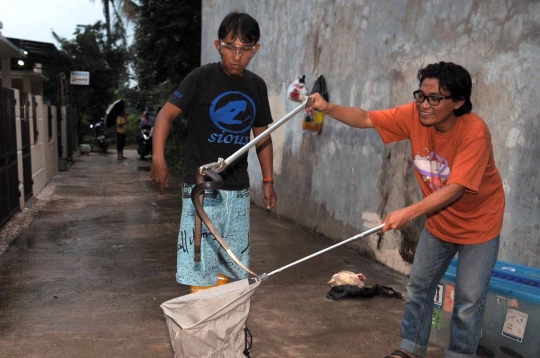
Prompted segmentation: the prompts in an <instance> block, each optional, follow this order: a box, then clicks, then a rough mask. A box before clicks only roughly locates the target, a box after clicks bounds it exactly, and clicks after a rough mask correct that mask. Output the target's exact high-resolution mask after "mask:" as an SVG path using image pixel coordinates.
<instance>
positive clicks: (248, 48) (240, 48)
mask: <svg viewBox="0 0 540 358" xmlns="http://www.w3.org/2000/svg"><path fill="white" fill-rule="evenodd" d="M219 43H220V45H221V51H222V52H223V54H226V55H229V56H235V55H239V56H244V55H246V56H249V57H253V55H254V54H255V47H256V46H255V45H233V44H228V43H225V42H223V41H219Z"/></svg>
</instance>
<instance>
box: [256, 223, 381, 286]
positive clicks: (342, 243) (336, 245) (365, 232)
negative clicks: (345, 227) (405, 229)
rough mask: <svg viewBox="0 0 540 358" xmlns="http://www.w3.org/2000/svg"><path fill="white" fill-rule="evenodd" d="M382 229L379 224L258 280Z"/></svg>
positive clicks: (263, 275)
mask: <svg viewBox="0 0 540 358" xmlns="http://www.w3.org/2000/svg"><path fill="white" fill-rule="evenodd" d="M383 227H384V224H381V225H379V226H376V227H374V228H373V229H369V230H367V231H364V232H363V233H361V234H358V235H356V236H353V237H351V238H350V239H347V240H345V241H342V242H339V243H337V244H335V245H332V246H330V247H327V248H326V249H324V250H321V251H318V252H316V253H314V254H311V255H309V256H306V257H304V258H303V259H300V260H298V261H295V262H293V263H290V264H288V265H286V266H283V267H281V268H279V269H277V270H274V271H272V272H270V273H268V274H262V275H261V276H259V278H260V279H266V278H267V277H268V276H271V275H273V274H275V273H278V272H281V271H283V270H286V269H288V268H289V267H292V266H294V265H297V264H299V263H301V262H304V261H306V260H309V259H311V258H313V257H315V256H319V255H320V254H323V253H325V252H327V251H330V250H333V249H335V248H336V247H339V246H342V245H345V244H348V243H349V242H351V241H354V240H358V239H360V238H362V237H365V236H368V235H371V234H374V233H376V232H377V231H379V230H381V229H382V228H383Z"/></svg>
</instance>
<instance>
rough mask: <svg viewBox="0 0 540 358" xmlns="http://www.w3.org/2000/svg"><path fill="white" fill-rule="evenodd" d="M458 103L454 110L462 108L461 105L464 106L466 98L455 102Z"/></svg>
mask: <svg viewBox="0 0 540 358" xmlns="http://www.w3.org/2000/svg"><path fill="white" fill-rule="evenodd" d="M455 103H456V104H455V105H454V110H456V109H459V108H461V106H463V105H464V104H465V100H464V99H460V100H459V101H457V102H455Z"/></svg>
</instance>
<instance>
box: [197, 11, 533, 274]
mask: <svg viewBox="0 0 540 358" xmlns="http://www.w3.org/2000/svg"><path fill="white" fill-rule="evenodd" d="M233 10H236V11H243V12H247V13H249V14H251V15H252V16H253V17H255V18H256V19H257V20H258V21H259V24H260V26H261V32H262V36H261V41H260V43H261V50H260V51H259V52H258V54H257V55H256V56H255V58H254V59H253V60H252V62H251V64H250V66H249V69H250V70H252V71H254V72H255V73H257V74H259V75H260V76H261V77H262V78H263V79H265V80H266V82H267V85H268V90H269V97H270V104H271V107H272V113H273V116H274V120H278V119H280V118H282V117H283V116H284V115H285V114H286V113H288V112H289V111H291V110H292V109H293V108H295V107H296V106H297V105H298V103H296V102H291V101H290V100H288V99H286V89H287V86H288V85H289V83H290V82H291V81H293V80H294V79H295V78H296V77H297V76H299V75H301V74H306V75H307V77H308V83H309V84H310V85H311V84H312V83H313V81H314V80H315V79H316V77H317V76H318V75H319V74H324V76H325V77H326V80H327V84H328V88H329V92H330V97H331V101H332V102H335V103H339V104H342V105H354V106H359V107H362V108H364V109H380V108H388V107H394V106H397V105H400V104H403V103H406V102H409V101H411V100H412V92H413V91H414V90H415V89H417V88H418V83H417V81H416V73H417V71H418V70H419V69H420V68H422V67H424V66H425V65H427V64H429V63H433V62H438V61H452V62H456V63H459V64H461V65H462V66H464V67H465V68H466V69H467V70H468V71H469V72H470V73H471V76H472V77H473V96H472V102H473V105H474V108H473V111H474V112H476V113H478V114H479V115H480V116H481V117H482V118H484V120H485V121H486V122H487V123H488V126H489V128H490V130H491V134H492V139H493V145H494V151H495V159H496V162H497V165H498V167H499V170H500V173H501V176H502V177H503V180H504V186H505V192H506V195H507V206H506V213H505V221H504V226H503V231H502V234H501V248H500V254H499V259H502V260H507V261H512V262H516V263H520V264H524V265H529V266H537V267H538V266H540V210H539V196H540V189H539V186H540V177H539V169H538V166H539V164H540V139H539V138H538V133H539V128H540V125H539V121H540V118H539V117H540V98H539V93H540V75H539V70H540V1H519V0H514V1H511V0H510V1H507V0H505V1H502V0H501V1H496V0H491V1H470V0H456V1H449V0H445V1H443V0H438V1H429V2H426V1H417V0H409V1H405V0H395V1H388V0H386V1H376V2H375V1H323V0H318V1H309V0H295V1H283V0H282V1H278V0H274V1H241V0H220V1H217V0H204V1H203V33H202V44H203V45H202V58H201V63H208V62H215V61H218V60H219V56H218V54H217V52H216V50H215V48H214V47H213V40H214V39H216V37H217V29H218V26H219V23H220V22H221V20H222V18H223V17H224V16H225V15H226V14H227V13H228V12H230V11H233ZM301 122H302V116H301V115H297V116H296V117H295V118H293V119H291V120H290V121H289V122H287V124H285V125H284V126H283V127H281V128H280V129H278V130H277V131H276V132H275V134H274V135H273V136H272V137H273V141H274V152H275V154H274V155H275V160H274V165H275V182H276V184H275V188H276V191H277V193H278V197H279V200H278V206H277V208H276V209H275V212H276V213H277V214H279V215H282V216H284V217H287V218H289V219H291V220H293V221H295V222H297V223H299V224H300V225H302V226H305V227H307V228H309V229H311V230H314V231H316V232H317V233H320V234H322V235H324V236H327V237H329V238H331V239H333V240H336V241H341V240H344V239H347V238H349V237H351V236H353V235H355V234H357V233H359V232H361V231H364V230H366V229H367V228H369V227H372V226H374V225H375V224H377V223H378V222H379V221H380V220H381V219H382V218H383V217H384V215H385V214H386V213H388V212H390V211H392V210H395V209H399V208H401V207H404V206H406V205H408V204H410V203H412V202H414V201H417V200H419V199H420V197H421V193H420V191H419V188H418V184H417V183H416V180H415V178H414V176H413V172H412V168H411V161H412V159H411V153H410V148H409V145H408V142H401V143H397V144H392V145H388V146H384V145H383V144H382V142H381V140H380V138H379V135H378V134H377V133H376V131H375V130H356V129H352V128H350V127H347V126H345V125H343V124H341V123H339V122H337V121H335V120H333V119H331V118H329V117H326V118H325V122H324V127H323V130H322V132H321V134H319V135H305V134H302V131H301ZM249 161H250V175H251V178H252V194H253V198H254V201H255V203H257V204H259V205H260V204H261V201H260V199H259V198H260V197H261V196H262V191H261V185H260V179H261V175H260V170H259V169H258V162H257V158H256V156H255V155H254V153H251V154H250V159H249ZM422 225H423V221H422V220H418V221H417V222H414V223H413V224H411V225H409V227H407V228H406V229H405V230H402V231H401V232H395V233H387V234H385V235H384V236H377V235H372V237H370V238H368V239H362V240H361V241H359V242H356V243H355V244H351V246H353V247H354V248H355V249H357V250H358V251H359V252H361V253H363V254H365V255H368V256H370V257H372V258H374V259H376V260H378V261H380V262H382V263H384V264H386V265H388V266H390V267H392V268H394V269H396V270H398V271H401V272H404V273H408V270H409V267H410V265H409V263H408V262H410V260H411V258H412V255H413V253H414V247H415V245H416V242H417V237H418V234H419V231H420V230H421V228H422Z"/></svg>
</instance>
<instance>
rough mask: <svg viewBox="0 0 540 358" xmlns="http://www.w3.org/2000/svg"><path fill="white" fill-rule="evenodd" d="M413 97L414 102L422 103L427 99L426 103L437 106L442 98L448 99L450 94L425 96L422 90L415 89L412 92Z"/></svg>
mask: <svg viewBox="0 0 540 358" xmlns="http://www.w3.org/2000/svg"><path fill="white" fill-rule="evenodd" d="M413 97H414V101H415V102H416V103H424V101H425V100H426V99H427V101H428V103H429V104H430V105H432V106H438V105H439V103H441V101H442V100H443V99H450V98H452V96H444V97H439V96H426V95H425V94H424V93H423V92H422V91H420V90H417V91H414V92H413Z"/></svg>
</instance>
